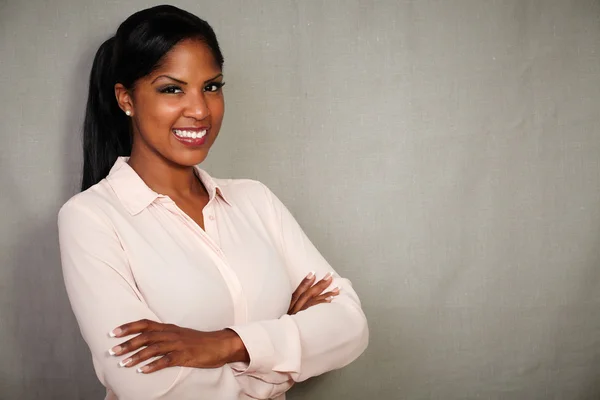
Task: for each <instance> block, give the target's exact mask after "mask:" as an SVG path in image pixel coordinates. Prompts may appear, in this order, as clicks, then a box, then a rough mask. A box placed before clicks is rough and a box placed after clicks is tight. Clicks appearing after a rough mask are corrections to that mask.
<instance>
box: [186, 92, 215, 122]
mask: <svg viewBox="0 0 600 400" xmlns="http://www.w3.org/2000/svg"><path fill="white" fill-rule="evenodd" d="M189 99H190V101H189V103H188V104H187V107H186V108H185V112H184V116H186V117H191V118H195V119H197V120H201V119H204V118H206V117H208V116H209V115H210V108H208V104H207V103H206V99H205V98H204V93H199V94H197V95H193V96H189Z"/></svg>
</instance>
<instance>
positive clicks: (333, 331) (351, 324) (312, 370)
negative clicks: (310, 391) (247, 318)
mask: <svg viewBox="0 0 600 400" xmlns="http://www.w3.org/2000/svg"><path fill="white" fill-rule="evenodd" d="M263 186H264V185H263ZM264 189H265V191H266V193H267V197H268V201H269V202H270V203H271V204H270V206H271V207H272V209H273V210H274V212H275V219H276V221H277V225H278V228H277V230H278V231H279V236H280V241H281V246H282V251H283V253H284V254H285V259H286V264H287V267H288V273H289V274H290V277H291V282H292V284H293V285H294V287H297V286H298V285H299V284H300V282H301V281H302V279H304V278H305V277H306V275H308V273H309V272H310V271H315V272H316V275H317V279H321V278H323V277H324V275H325V274H326V273H327V272H331V273H333V282H332V284H331V286H330V288H334V287H336V286H337V287H339V288H340V294H339V295H338V296H336V297H334V299H333V301H332V302H331V303H323V304H319V305H316V306H313V307H310V308H308V309H307V310H304V311H300V312H298V313H297V314H295V315H291V316H290V315H287V314H286V315H284V316H282V317H281V318H279V319H275V320H267V321H259V322H253V323H248V324H245V325H240V326H234V327H232V328H231V329H233V330H234V331H235V332H237V334H238V335H239V336H240V337H241V339H242V341H243V342H244V344H245V346H246V349H247V350H248V353H249V355H250V363H249V364H245V363H235V364H232V367H233V369H234V371H236V372H237V374H239V375H248V376H252V377H255V378H258V379H261V380H263V381H265V382H270V383H273V384H275V385H278V384H279V385H281V389H282V390H281V391H284V390H286V389H287V388H288V387H289V385H288V384H287V383H286V381H288V380H293V381H295V382H301V381H304V380H306V379H308V378H310V377H313V376H316V375H320V374H322V373H324V372H327V371H331V370H334V369H338V368H342V367H344V366H345V365H347V364H349V363H350V362H352V361H353V360H355V359H356V358H357V357H358V356H359V355H360V354H361V353H362V352H363V351H364V350H365V348H366V347H367V343H368V337H369V333H368V327H367V320H366V318H365V315H364V313H363V311H362V309H361V304H360V301H359V299H358V296H357V295H356V292H355V291H354V290H353V289H352V285H351V283H350V281H349V280H347V279H344V278H341V277H340V276H339V275H338V274H337V273H335V271H334V270H333V268H332V267H331V266H330V265H329V264H328V263H327V261H326V260H325V259H324V258H323V256H322V255H321V254H320V253H319V251H318V250H317V249H316V248H315V246H314V245H313V244H312V243H311V241H310V240H309V239H308V237H307V236H306V235H305V233H304V232H303V230H302V228H301V227H300V225H299V224H298V222H297V221H296V220H295V219H294V217H293V216H292V214H291V213H290V212H289V211H288V209H287V208H286V207H285V206H284V205H283V204H282V203H281V201H280V200H279V199H278V198H277V197H276V196H275V195H274V194H273V193H272V192H271V191H270V190H269V189H267V188H266V187H264ZM275 394H279V391H277V390H274V392H273V395H275Z"/></svg>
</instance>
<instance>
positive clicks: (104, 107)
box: [81, 37, 131, 191]
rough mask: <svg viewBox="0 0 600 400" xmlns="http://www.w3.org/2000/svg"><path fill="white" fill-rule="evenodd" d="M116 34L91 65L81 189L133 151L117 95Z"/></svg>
mask: <svg viewBox="0 0 600 400" xmlns="http://www.w3.org/2000/svg"><path fill="white" fill-rule="evenodd" d="M114 47H115V37H112V38H110V39H108V40H107V41H105V42H104V43H102V45H101V46H100V48H99V49H98V52H97V53H96V57H95V58H94V64H93V65H92V72H91V74H90V88H89V95H88V101H87V107H86V112H85V121H84V124H83V177H82V180H81V190H82V191H83V190H86V189H88V188H89V187H90V186H93V185H95V184H96V183H98V182H100V181H101V180H102V179H104V178H106V176H107V175H108V173H109V171H110V169H111V167H112V166H113V164H114V163H115V161H117V158H118V157H119V156H129V155H131V134H130V127H129V119H128V118H127V117H126V116H125V114H124V113H123V111H122V110H121V109H120V108H119V105H118V103H117V99H116V97H115V89H114V86H115V83H117V82H116V78H115V60H114V55H115V51H114Z"/></svg>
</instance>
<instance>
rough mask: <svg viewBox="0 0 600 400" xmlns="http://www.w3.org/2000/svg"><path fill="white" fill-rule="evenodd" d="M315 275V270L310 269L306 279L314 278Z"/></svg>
mask: <svg viewBox="0 0 600 400" xmlns="http://www.w3.org/2000/svg"><path fill="white" fill-rule="evenodd" d="M313 276H315V271H310V272H309V273H308V275H306V279H312V277H313Z"/></svg>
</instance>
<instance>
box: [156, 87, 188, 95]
mask: <svg viewBox="0 0 600 400" xmlns="http://www.w3.org/2000/svg"><path fill="white" fill-rule="evenodd" d="M160 92H161V93H169V94H177V93H183V90H181V88H180V87H178V86H167V87H166V88H163V89H161V90H160Z"/></svg>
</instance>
